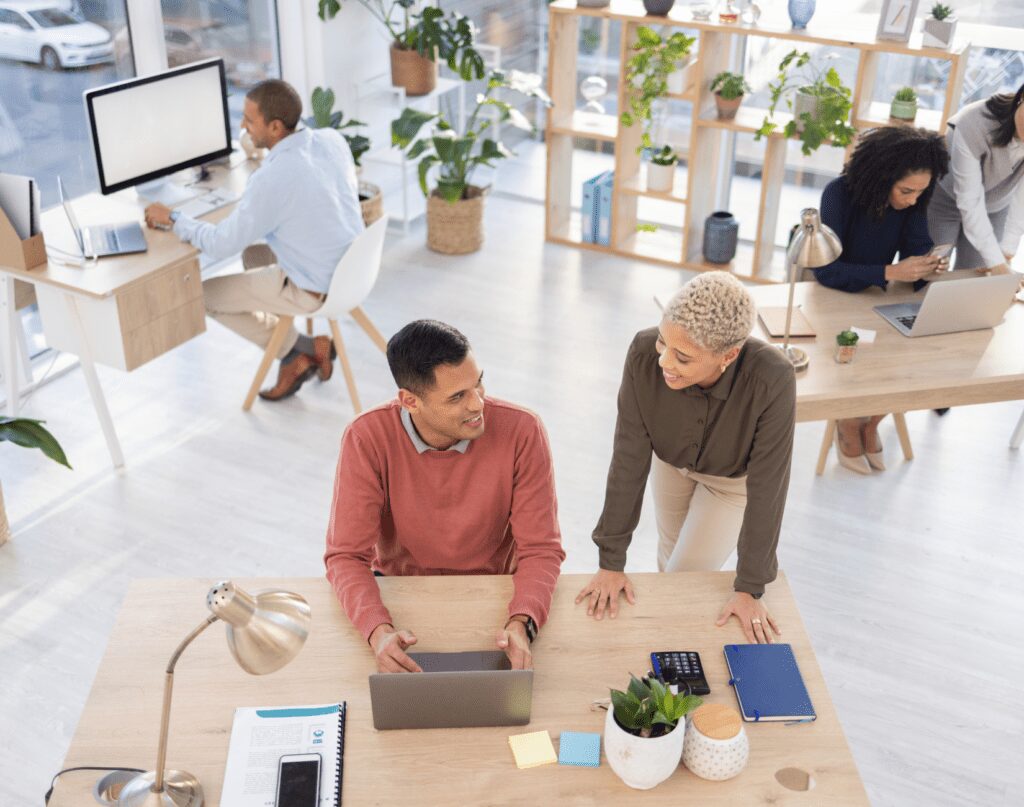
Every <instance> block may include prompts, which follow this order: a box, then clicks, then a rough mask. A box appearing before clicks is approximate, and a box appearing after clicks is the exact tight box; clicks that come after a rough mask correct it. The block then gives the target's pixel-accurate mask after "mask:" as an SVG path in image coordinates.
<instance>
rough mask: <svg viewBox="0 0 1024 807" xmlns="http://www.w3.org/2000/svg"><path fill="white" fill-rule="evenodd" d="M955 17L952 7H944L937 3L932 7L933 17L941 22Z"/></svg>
mask: <svg viewBox="0 0 1024 807" xmlns="http://www.w3.org/2000/svg"><path fill="white" fill-rule="evenodd" d="M951 16H953V8H952V6H944V5H942V3H936V4H935V5H934V6H932V17H933V18H934V19H936V20H939V21H940V22H941V21H942V20H945V19H948V18H949V17H951Z"/></svg>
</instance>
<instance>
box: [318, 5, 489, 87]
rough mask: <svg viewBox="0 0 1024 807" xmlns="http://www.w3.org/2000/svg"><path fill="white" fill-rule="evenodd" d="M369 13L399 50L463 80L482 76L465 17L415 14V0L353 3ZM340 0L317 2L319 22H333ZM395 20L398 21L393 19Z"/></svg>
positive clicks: (434, 11)
mask: <svg viewBox="0 0 1024 807" xmlns="http://www.w3.org/2000/svg"><path fill="white" fill-rule="evenodd" d="M356 2H358V3H359V5H361V6H362V7H363V8H365V9H366V10H367V11H369V12H370V14H371V15H372V16H373V18H374V19H376V20H377V21H378V22H379V23H380V24H381V25H383V26H384V28H385V29H386V30H387V32H388V34H389V35H390V36H391V38H392V40H393V41H394V44H395V47H397V48H399V49H400V50H414V51H416V52H417V53H419V54H420V56H424V57H426V58H427V59H430V60H431V61H436V60H437V59H441V60H442V61H444V62H446V63H447V64H448V67H450V68H451V69H452V70H454V71H455V72H456V73H458V74H459V76H460V77H461V78H462V79H463V80H464V81H471V80H473V79H481V78H483V77H484V72H485V68H484V59H483V57H482V56H481V55H480V54H479V53H478V52H477V50H476V49H475V48H474V47H473V45H474V43H475V41H476V27H475V26H474V25H473V23H472V22H471V21H470V19H469V18H468V17H467V16H465V15H464V14H459V13H458V12H455V11H453V12H452V13H451V14H449V15H448V16H447V17H446V16H445V14H444V12H443V11H442V10H441V9H439V8H437V7H436V6H426V7H425V8H423V9H422V10H421V11H418V12H417V11H414V10H413V9H414V6H415V5H416V0H356ZM341 6H342V0H317V13H318V14H319V15H320V19H321V20H324V21H327V20H333V19H334V17H335V16H336V15H337V14H338V13H339V12H340V11H341ZM396 18H397V19H396Z"/></svg>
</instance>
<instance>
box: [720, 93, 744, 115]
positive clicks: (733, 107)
mask: <svg viewBox="0 0 1024 807" xmlns="http://www.w3.org/2000/svg"><path fill="white" fill-rule="evenodd" d="M742 103H743V96H742V95H741V96H739V97H737V98H733V99H732V100H729V99H728V98H723V97H722V96H721V94H719V93H717V92H716V93H715V108H716V109H717V110H718V119H719V120H732V119H733V118H735V117H736V112H737V111H738V110H739V108H740V104H742Z"/></svg>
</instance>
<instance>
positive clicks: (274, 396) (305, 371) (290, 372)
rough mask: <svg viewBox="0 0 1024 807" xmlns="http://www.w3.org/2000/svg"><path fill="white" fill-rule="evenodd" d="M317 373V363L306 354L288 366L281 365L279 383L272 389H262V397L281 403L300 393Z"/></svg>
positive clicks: (278, 373)
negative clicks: (300, 388) (304, 385)
mask: <svg viewBox="0 0 1024 807" xmlns="http://www.w3.org/2000/svg"><path fill="white" fill-rule="evenodd" d="M315 373H316V361H315V360H314V359H313V357H312V356H307V355H306V354H305V353H303V354H301V355H300V356H298V357H297V358H294V359H292V360H291V361H290V362H288V363H287V364H285V363H283V362H282V363H281V367H280V368H279V369H278V371H277V383H276V384H275V385H274V386H273V387H272V388H270V389H261V390H260V397H261V398H262V399H263V400H264V401H280V400H282V399H284V398H288V397H290V396H292V395H294V394H295V393H296V392H298V391H299V387H301V386H302V385H303V384H305V383H306V382H307V381H309V379H311V378H312V377H313V375H314V374H315Z"/></svg>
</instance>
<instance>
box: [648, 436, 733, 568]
mask: <svg viewBox="0 0 1024 807" xmlns="http://www.w3.org/2000/svg"><path fill="white" fill-rule="evenodd" d="M651 488H652V492H653V494H654V517H655V520H656V522H657V524H658V570H659V571H662V572H691V571H718V570H719V569H721V568H722V565H723V564H724V563H725V562H726V561H727V560H728V559H729V555H730V554H731V553H732V552H733V550H734V549H736V542H737V541H738V540H739V534H740V527H742V526H743V512H744V510H745V509H746V507H747V478H746V477H745V476H744V477H740V478H739V479H729V478H728V477H725V476H709V475H708V474H699V473H696V472H695V471H687V470H686V469H685V468H676V467H674V466H672V465H669V464H668V463H667V462H663V461H662V460H660V459H658V457H657V456H655V457H654V458H653V465H652V466H651Z"/></svg>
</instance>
